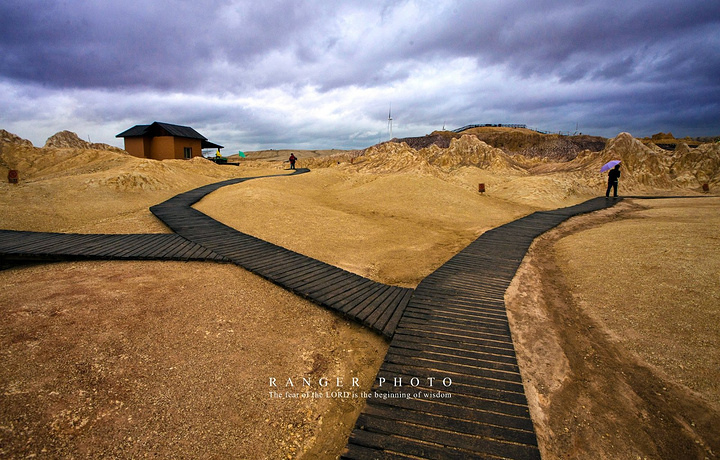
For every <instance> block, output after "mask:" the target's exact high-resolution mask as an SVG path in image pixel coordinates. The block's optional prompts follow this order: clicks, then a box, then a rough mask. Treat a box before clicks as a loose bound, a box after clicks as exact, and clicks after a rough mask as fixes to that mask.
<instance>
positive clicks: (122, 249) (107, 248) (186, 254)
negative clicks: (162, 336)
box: [0, 230, 228, 263]
mask: <svg viewBox="0 0 720 460" xmlns="http://www.w3.org/2000/svg"><path fill="white" fill-rule="evenodd" d="M0 259H1V260H2V261H3V262H5V263H13V262H53V261H62V260H98V259H109V260H181V261H190V260H207V261H213V262H228V260H227V259H226V258H224V257H222V256H220V255H218V254H216V253H215V252H213V251H211V250H209V249H207V248H205V247H203V246H201V245H199V244H197V243H193V242H192V241H188V240H187V239H185V238H183V237H181V236H180V235H174V234H167V233H158V234H127V235H118V234H81V233H43V232H17V231H11V230H0Z"/></svg>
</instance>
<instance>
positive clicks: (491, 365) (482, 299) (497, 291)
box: [0, 170, 620, 459]
mask: <svg viewBox="0 0 720 460" xmlns="http://www.w3.org/2000/svg"><path fill="white" fill-rule="evenodd" d="M306 171H307V170H298V171H297V173H296V174H302V173H303V172H306ZM265 177H268V176H265ZM249 179H251V178H243V179H232V180H228V181H223V182H218V183H215V184H211V185H208V186H204V187H200V188H198V189H195V190H191V191H189V192H186V193H183V194H180V195H177V196H175V197H173V198H171V199H170V200H167V201H166V202H164V203H161V204H159V205H156V206H153V207H152V208H151V211H152V212H153V214H154V215H155V216H157V217H158V218H159V219H160V220H162V221H163V222H164V223H165V224H166V225H168V227H170V228H171V229H172V230H173V231H174V232H175V234H155V235H80V234H58V233H36V232H12V231H0V262H1V261H5V260H10V261H16V260H38V261H45V260H68V259H71V260H74V259H161V260H212V261H218V262H232V263H235V264H237V265H239V266H241V267H243V268H245V269H247V270H249V271H252V272H254V273H256V274H258V275H260V276H262V277H264V278H267V279H268V280H271V281H272V282H274V283H276V284H278V285H280V286H282V287H284V288H286V289H288V290H290V291H292V292H295V293H296V294H299V295H301V296H304V297H306V298H309V299H311V300H312V301H314V302H316V303H318V304H320V305H323V306H325V307H327V308H330V309H333V310H335V311H337V312H339V313H341V314H343V315H345V316H347V317H349V318H351V319H353V320H355V321H358V322H360V323H362V324H364V325H366V326H368V327H370V328H372V329H374V330H376V331H378V332H380V333H382V334H383V335H385V336H386V337H388V338H391V342H390V347H389V350H388V353H387V356H386V357H385V360H384V363H383V365H382V367H381V368H380V371H379V373H378V376H377V379H376V381H375V385H374V387H373V388H372V390H371V392H370V397H368V399H367V404H366V407H365V409H364V410H363V412H362V413H361V415H360V417H359V418H358V420H357V423H356V425H355V428H354V430H353V432H352V434H351V436H350V439H349V441H348V444H347V446H346V449H345V451H344V453H343V458H347V459H378V458H398V459H400V458H404V459H409V458H429V459H466V458H507V459H537V458H540V453H539V450H538V446H537V440H536V437H535V432H534V428H533V424H532V420H531V419H530V414H529V410H528V406H527V400H526V397H525V392H524V388H523V384H522V378H521V375H520V371H519V368H518V364H517V360H516V357H515V350H514V347H513V342H512V337H511V334H510V329H509V325H508V320H507V315H506V311H505V302H504V294H505V291H506V289H507V287H508V286H509V284H510V282H511V281H512V279H513V277H514V276H515V272H516V271H517V269H518V267H519V265H520V263H521V261H522V259H523V257H524V256H525V253H526V252H527V249H528V248H529V246H530V245H531V244H532V242H533V240H534V239H535V238H536V237H537V236H539V235H540V234H542V233H544V232H545V231H547V230H549V229H551V228H553V227H555V226H556V225H558V224H560V223H561V222H563V221H564V220H566V219H568V218H569V217H571V216H574V215H577V214H581V213H586V212H591V211H596V210H599V209H603V208H606V207H610V206H612V205H614V204H616V203H618V202H619V201H620V199H609V200H608V199H605V198H597V199H593V200H589V201H587V202H585V203H582V204H579V205H577V206H572V207H569V208H563V209H558V210H555V211H543V212H536V213H534V214H531V215H529V216H527V217H524V218H522V219H519V220H516V221H514V222H510V223H508V224H506V225H503V226H502V227H498V228H495V229H492V230H489V231H487V232H485V233H484V234H483V235H481V236H480V237H479V238H478V239H477V240H475V241H474V242H473V243H471V244H470V245H468V247H466V248H465V249H464V250H462V251H461V252H460V253H458V254H457V255H455V256H454V257H453V258H452V259H450V260H449V261H448V262H447V263H445V264H444V265H443V266H442V267H440V268H438V269H437V270H436V271H435V272H433V273H432V274H431V275H430V276H428V277H427V278H425V279H424V280H423V281H422V282H421V283H420V284H419V285H418V287H417V289H416V290H414V291H413V290H412V289H406V288H400V287H395V286H388V285H385V284H381V283H377V282H375V281H372V280H369V279H366V278H363V277H361V276H359V275H356V274H353V273H350V272H347V271H345V270H342V269H340V268H337V267H334V266H331V265H329V264H326V263H324V262H320V261H318V260H315V259H312V258H310V257H307V256H304V255H302V254H299V253H296V252H293V251H290V250H288V249H285V248H282V247H280V246H277V245H274V244H272V243H269V242H266V241H263V240H261V239H258V238H255V237H253V236H250V235H247V234H245V233H242V232H239V231H237V230H235V229H233V228H231V227H228V226H226V225H224V224H222V223H220V222H218V221H216V220H214V219H212V218H211V217H209V216H207V215H205V214H203V213H201V212H199V211H197V210H196V209H194V208H192V205H193V204H195V203H196V202H197V201H199V200H200V199H202V198H203V197H204V196H206V195H207V194H208V193H211V192H213V191H215V190H217V189H219V188H220V187H224V186H228V185H233V184H238V183H241V182H243V181H246V180H249Z"/></svg>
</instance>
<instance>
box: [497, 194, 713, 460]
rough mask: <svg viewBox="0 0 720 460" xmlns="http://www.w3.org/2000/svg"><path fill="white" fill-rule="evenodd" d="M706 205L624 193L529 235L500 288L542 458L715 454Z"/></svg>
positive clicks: (710, 227) (709, 227) (710, 241)
mask: <svg viewBox="0 0 720 460" xmlns="http://www.w3.org/2000/svg"><path fill="white" fill-rule="evenodd" d="M719 209H720V199H718V198H711V199H705V198H700V199H678V200H657V201H656V200H628V201H626V202H623V203H622V204H620V205H618V206H616V207H615V208H612V209H610V210H606V211H602V212H598V213H595V214H592V215H590V216H581V217H576V218H573V219H571V220H570V221H569V222H567V223H565V224H563V225H561V226H560V227H558V228H557V229H555V230H553V231H551V232H548V233H547V234H545V235H543V236H542V237H541V238H540V239H538V240H537V241H536V242H535V243H534V244H533V246H532V248H531V250H530V252H529V254H528V256H527V257H526V259H525V260H524V262H523V266H522V267H521V269H520V270H519V272H518V275H517V276H516V278H515V279H514V281H513V284H512V286H511V288H510V290H509V291H508V293H507V294H506V301H507V305H508V315H509V317H510V320H511V328H512V331H513V335H514V339H515V341H516V349H517V352H518V360H519V363H520V369H521V371H522V373H523V377H524V379H525V383H526V390H527V393H528V398H529V402H530V406H531V413H532V416H533V420H534V422H535V426H536V430H537V434H538V438H539V443H540V448H541V451H542V454H543V458H544V459H546V460H547V459H577V458H584V459H595V458H643V459H644V458H650V459H681V458H682V459H695V458H697V459H704V458H717V456H718V455H720V386H719V385H718V382H720V378H719V377H720V375H719V374H720V335H718V332H717V327H718V324H720V287H719V286H720V285H719V284H718V274H719V273H720V258H719V257H718V254H720V241H719V240H718V237H717V232H716V230H717V228H718V225H719V224H720V213H718V210H719Z"/></svg>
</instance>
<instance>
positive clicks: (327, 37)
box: [0, 0, 720, 154]
mask: <svg viewBox="0 0 720 460" xmlns="http://www.w3.org/2000/svg"><path fill="white" fill-rule="evenodd" d="M391 106H392V117H393V119H394V120H393V136H394V137H407V136H422V135H425V134H427V133H430V132H432V131H433V130H438V129H442V128H443V126H445V127H446V128H447V129H454V128H458V127H460V126H463V125H466V124H471V123H522V124H526V125H528V126H529V127H532V128H536V129H540V130H544V131H553V132H559V131H562V132H574V131H575V130H576V127H577V129H578V130H579V131H580V132H583V133H587V134H595V135H601V136H606V137H612V136H615V135H617V134H618V133H619V132H622V131H628V132H630V133H632V134H633V135H635V136H638V137H640V136H646V135H650V134H653V133H656V132H659V131H663V132H667V131H671V132H672V133H673V134H675V135H676V136H688V135H689V136H709V135H720V1H718V0H630V1H628V0H623V1H617V0H573V1H568V0H475V1H471V0H468V1H460V0H458V1H442V0H427V1H426V0H408V1H403V0H392V1H385V0H357V1H351V0H348V1H343V0H337V1H335V0H333V1H328V0H263V1H250V0H122V1H118V0H3V1H2V2H0V128H3V129H6V130H8V131H10V132H13V133H15V134H18V135H20V136H21V137H24V138H26V139H30V140H31V141H32V142H33V143H34V144H35V145H38V146H41V145H43V144H44V142H45V139H46V138H47V137H49V136H50V135H52V134H54V133H55V132H58V131H61V130H64V129H67V130H70V131H74V132H76V133H77V134H78V135H79V136H80V137H81V138H84V139H88V138H89V139H90V140H91V141H92V142H105V143H108V144H112V145H118V146H122V140H121V139H116V138H115V135H116V134H118V133H120V132H121V131H124V130H125V129H127V128H129V127H131V126H133V125H135V124H147V123H151V122H153V121H164V122H169V123H176V124H180V125H187V126H192V127H193V128H195V129H196V130H198V131H199V132H200V133H202V134H203V135H205V136H206V137H208V138H209V139H210V140H211V141H213V142H216V143H219V144H222V145H224V146H225V147H226V150H225V151H224V153H226V154H230V153H234V151H237V150H238V149H242V150H255V149H261V148H363V147H367V146H370V145H373V144H375V143H377V142H379V141H384V140H387V139H388V137H389V133H388V120H387V118H388V111H389V109H390V107H391Z"/></svg>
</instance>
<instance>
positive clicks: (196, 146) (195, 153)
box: [175, 137, 202, 159]
mask: <svg viewBox="0 0 720 460" xmlns="http://www.w3.org/2000/svg"><path fill="white" fill-rule="evenodd" d="M185 147H189V148H191V149H192V157H199V156H200V155H202V143H201V142H200V139H187V138H183V137H176V138H175V158H178V159H183V158H185Z"/></svg>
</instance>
